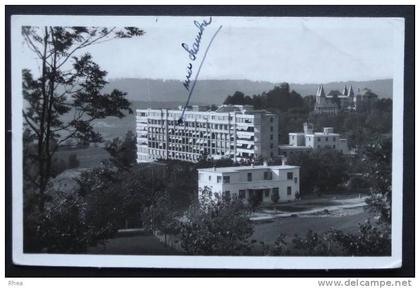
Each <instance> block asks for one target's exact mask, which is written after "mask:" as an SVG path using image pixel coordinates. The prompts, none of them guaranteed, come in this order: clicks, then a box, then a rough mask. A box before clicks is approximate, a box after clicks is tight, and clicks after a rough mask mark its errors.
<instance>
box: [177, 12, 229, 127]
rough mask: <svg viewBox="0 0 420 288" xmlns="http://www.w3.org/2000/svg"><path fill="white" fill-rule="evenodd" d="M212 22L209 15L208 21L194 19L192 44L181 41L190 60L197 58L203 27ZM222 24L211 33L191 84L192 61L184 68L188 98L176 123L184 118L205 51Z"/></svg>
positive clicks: (179, 122) (204, 57)
mask: <svg viewBox="0 0 420 288" xmlns="http://www.w3.org/2000/svg"><path fill="white" fill-rule="evenodd" d="M211 22H212V18H211V17H210V19H209V20H208V21H206V20H203V21H202V22H201V23H199V22H198V21H194V25H195V26H196V27H197V28H198V33H197V36H196V37H195V39H194V43H193V44H192V46H191V48H190V46H188V45H187V44H185V43H182V44H181V46H182V48H184V50H185V51H186V52H187V53H188V57H189V59H190V60H191V61H196V59H197V53H198V52H199V51H200V44H201V37H202V36H203V32H204V30H205V28H206V27H207V26H208V25H210V24H211ZM222 27H223V26H221V25H220V26H219V28H218V29H217V31H216V32H215V33H214V34H213V37H212V38H211V40H210V42H209V44H208V46H207V48H206V51H205V52H204V55H203V59H202V60H201V63H200V65H199V66H198V69H197V73H196V75H195V78H194V81H193V82H192V85H191V86H190V84H191V76H192V74H193V64H192V63H193V62H190V63H188V65H187V67H186V70H187V74H186V76H185V80H184V83H183V85H184V87H185V89H186V90H187V91H188V98H187V102H186V104H185V106H184V109H183V110H182V114H181V117H180V118H179V120H178V124H182V122H183V118H184V113H185V109H186V108H187V106H188V104H189V103H190V99H191V95H192V92H193V91H194V87H195V84H196V83H197V78H198V75H199V74H200V71H201V67H202V66H203V63H204V60H205V59H206V56H207V53H208V52H209V49H210V46H211V44H212V43H213V40H214V39H215V38H216V35H217V33H219V31H220V29H222Z"/></svg>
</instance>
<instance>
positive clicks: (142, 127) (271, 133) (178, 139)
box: [136, 105, 278, 162]
mask: <svg viewBox="0 0 420 288" xmlns="http://www.w3.org/2000/svg"><path fill="white" fill-rule="evenodd" d="M136 113H137V114H136V115H137V116H136V132H137V162H150V161H155V160H157V159H177V160H184V161H191V162H195V161H198V160H199V159H200V157H203V156H205V157H209V158H213V159H221V158H231V159H233V160H234V161H240V160H241V159H255V158H260V157H261V158H264V159H270V158H273V157H276V156H277V152H278V116H277V115H276V114H273V113H270V112H268V111H266V110H254V109H253V107H252V106H246V105H223V106H220V107H219V108H218V109H217V110H216V111H209V110H208V109H206V108H204V107H202V106H193V107H192V108H190V109H187V110H185V113H184V116H183V121H182V124H179V123H178V120H179V119H180V118H181V115H182V110H181V109H179V110H168V109H138V110H137V111H136Z"/></svg>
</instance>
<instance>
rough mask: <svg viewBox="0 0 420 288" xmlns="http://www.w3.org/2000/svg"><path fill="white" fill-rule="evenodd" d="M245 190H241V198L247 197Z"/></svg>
mask: <svg viewBox="0 0 420 288" xmlns="http://www.w3.org/2000/svg"><path fill="white" fill-rule="evenodd" d="M245 193H246V191H245V190H239V199H245Z"/></svg>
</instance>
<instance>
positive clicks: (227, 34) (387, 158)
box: [10, 15, 405, 269]
mask: <svg viewBox="0 0 420 288" xmlns="http://www.w3.org/2000/svg"><path fill="white" fill-rule="evenodd" d="M10 28H11V56H12V58H11V63H12V65H11V66H12V67H11V71H12V72H11V81H12V97H11V99H12V100H13V101H12V110H11V111H12V159H13V163H12V175H13V179H12V187H13V191H12V200H13V202H12V203H13V205H12V213H13V222H12V223H13V224H12V227H13V229H12V230H13V263H15V264H19V265H35V266H78V267H143V268H223V269H379V268H381V269H391V268H398V267H400V266H401V261H402V213H403V209H402V195H403V190H402V179H403V178H402V177H403V157H402V155H403V141H401V140H402V139H404V138H403V137H404V135H403V115H404V114H403V109H404V106H403V103H404V85H403V84H404V77H405V75H404V35H405V34H404V32H405V22H404V18H397V17H395V18H393V17H363V18H362V17H264V16H258V17H251V16H218V15H207V16H203V15H197V16H194V15H191V16H179V15H171V16H170V15H164V16H162V15H155V16H150V15H148V16H144V15H143V16H142V15H139V16H111V15H71V16H70V15H64V16H63V15H12V17H11V27H10Z"/></svg>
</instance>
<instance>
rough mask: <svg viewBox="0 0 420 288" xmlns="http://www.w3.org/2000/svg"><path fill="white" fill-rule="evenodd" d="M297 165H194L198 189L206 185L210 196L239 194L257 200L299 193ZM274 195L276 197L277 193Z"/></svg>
mask: <svg viewBox="0 0 420 288" xmlns="http://www.w3.org/2000/svg"><path fill="white" fill-rule="evenodd" d="M299 177H300V175H299V166H290V165H277V166H268V165H267V164H264V165H261V166H237V167H222V168H206V169H198V186H199V187H198V188H199V193H201V192H202V191H204V190H205V189H208V190H210V191H211V192H212V195H213V197H219V198H221V197H229V198H239V199H243V200H244V201H249V200H250V198H252V197H254V198H255V200H256V201H257V202H259V203H273V199H276V198H277V199H278V202H284V201H292V200H295V199H296V197H297V196H298V195H299V194H300V184H299V183H300V178H299ZM277 196H278V197H277Z"/></svg>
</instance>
